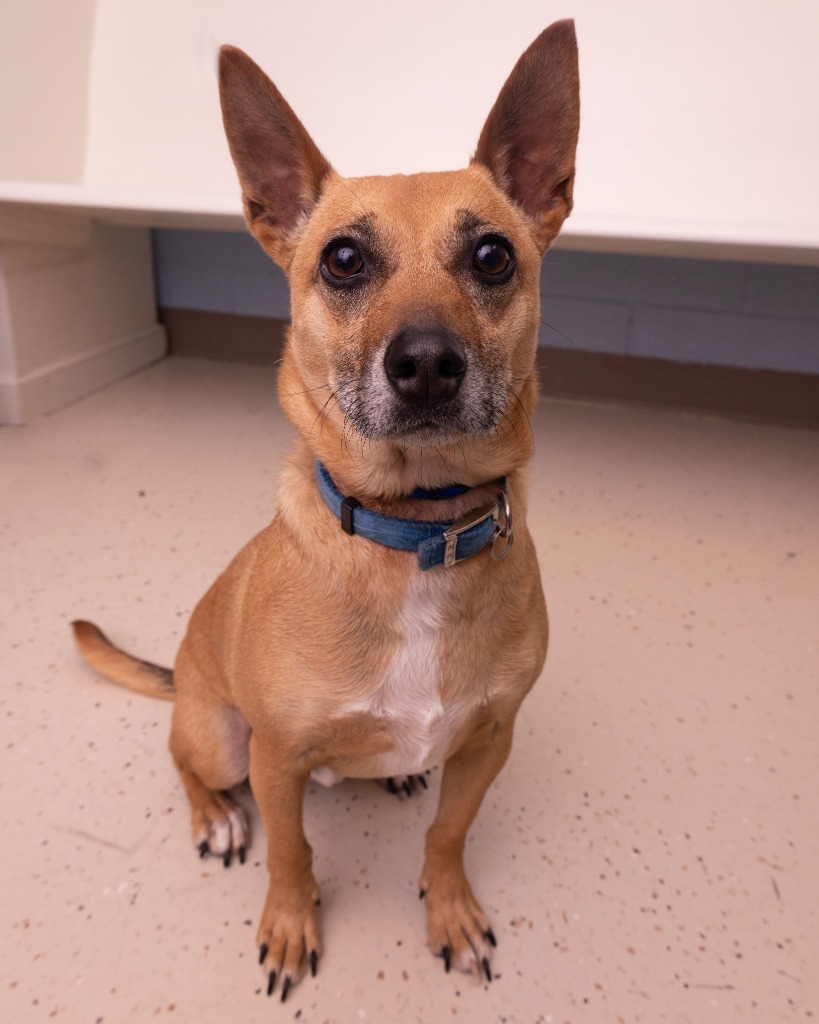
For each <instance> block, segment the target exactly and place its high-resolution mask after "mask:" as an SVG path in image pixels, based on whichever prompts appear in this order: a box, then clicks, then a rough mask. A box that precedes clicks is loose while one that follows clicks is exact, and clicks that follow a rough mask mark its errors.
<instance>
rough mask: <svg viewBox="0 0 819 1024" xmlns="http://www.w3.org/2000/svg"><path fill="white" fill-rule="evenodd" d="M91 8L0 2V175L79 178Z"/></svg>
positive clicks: (79, 3) (86, 3)
mask: <svg viewBox="0 0 819 1024" xmlns="http://www.w3.org/2000/svg"><path fill="white" fill-rule="evenodd" d="M94 7H95V2H94V0H70V2H69V0H2V2H0V178H12V179H14V178H20V179H26V180H30V181H60V182H65V181H67V182H73V181H77V182H78V181H80V180H81V179H82V175H83V170H84V163H85V144H86V120H87V106H88V76H89V69H90V61H91V31H92V27H93V21H94Z"/></svg>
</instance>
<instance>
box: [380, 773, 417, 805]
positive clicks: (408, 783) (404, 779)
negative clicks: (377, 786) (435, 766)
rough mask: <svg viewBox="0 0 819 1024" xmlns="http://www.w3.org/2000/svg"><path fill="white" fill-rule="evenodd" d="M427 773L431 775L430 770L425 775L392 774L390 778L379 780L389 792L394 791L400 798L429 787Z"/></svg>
mask: <svg viewBox="0 0 819 1024" xmlns="http://www.w3.org/2000/svg"><path fill="white" fill-rule="evenodd" d="M425 775H429V772H425V773H424V775H391V776H390V777H389V778H388V779H379V780H378V781H379V782H380V783H381V785H382V786H384V788H385V789H386V790H387V792H388V793H392V794H393V795H394V796H397V797H398V799H399V800H400V799H402V797H404V796H412V794H413V793H420V792H421V790H423V789H428V788H429V786H428V784H427V780H426V778H425Z"/></svg>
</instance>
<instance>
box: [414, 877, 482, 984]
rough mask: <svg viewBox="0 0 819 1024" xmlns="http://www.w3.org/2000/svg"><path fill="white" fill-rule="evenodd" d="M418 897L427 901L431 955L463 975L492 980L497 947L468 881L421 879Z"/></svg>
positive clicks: (464, 879)
mask: <svg viewBox="0 0 819 1024" xmlns="http://www.w3.org/2000/svg"><path fill="white" fill-rule="evenodd" d="M420 887H421V891H420V894H421V898H422V899H425V900H426V908H427V933H428V936H429V948H430V949H431V950H432V953H433V955H435V956H439V957H441V958H442V959H443V961H444V969H445V970H446V971H447V972H449V971H450V970H451V969H452V968H453V967H454V968H456V970H459V971H463V973H464V974H473V975H475V976H476V977H478V978H479V979H483V978H485V979H486V980H487V981H492V968H491V966H490V964H491V960H492V949H493V948H494V947H495V946H496V945H497V942H496V940H495V935H494V933H493V931H492V929H491V927H490V925H489V920H488V919H487V917H486V914H484V912H483V910H482V909H481V906H480V904H479V903H478V901H477V900H476V899H475V897H474V896H473V895H472V890H471V889H470V888H469V882H467V880H466V878H465V877H463V875H461V876H460V877H453V878H451V879H450V878H436V879H435V880H434V881H433V880H430V879H428V878H425V877H423V876H422V878H421V882H420Z"/></svg>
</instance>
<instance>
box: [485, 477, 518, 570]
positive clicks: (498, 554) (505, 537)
mask: <svg viewBox="0 0 819 1024" xmlns="http://www.w3.org/2000/svg"><path fill="white" fill-rule="evenodd" d="M497 501H498V511H499V513H500V515H499V516H498V517H497V518H496V524H497V525H496V526H495V535H494V536H493V537H492V548H491V552H492V557H493V558H494V559H496V560H497V561H500V560H501V558H505V557H506V556H507V555H508V554H509V549H510V548H511V547H512V545H513V544H514V542H515V535H514V533H513V532H512V509H511V508H510V507H509V497H508V495H507V493H506V491H498V494H497ZM498 541H505V542H506V543H504V544H503V546H502V547H501V546H499V544H498Z"/></svg>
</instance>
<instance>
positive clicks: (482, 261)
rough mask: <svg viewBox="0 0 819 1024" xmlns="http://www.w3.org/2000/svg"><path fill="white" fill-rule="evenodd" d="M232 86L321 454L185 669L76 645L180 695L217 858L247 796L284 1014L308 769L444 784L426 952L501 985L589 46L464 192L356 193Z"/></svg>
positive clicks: (253, 98) (551, 80) (302, 953)
mask: <svg viewBox="0 0 819 1024" xmlns="http://www.w3.org/2000/svg"><path fill="white" fill-rule="evenodd" d="M220 84H221V95H222V106H223V113H224V120H225V128H226V131H227V136H228V140H229V143H230V148H231V152H232V155H233V159H234V162H235V164H236V168H237V170H238V174H239V179H240V181H241V185H242V192H243V198H244V207H245V213H246V217H247V222H248V225H249V227H250V230H251V232H252V233H253V234H254V236H255V237H256V238H257V240H258V241H259V242H260V244H261V245H262V247H263V248H264V250H265V251H266V252H267V253H268V254H269V255H270V256H272V257H273V259H275V260H276V262H277V263H278V264H279V265H280V266H281V267H283V268H284V270H285V271H286V272H287V274H288V276H289V279H290V287H291V294H292V312H293V323H292V329H291V333H290V338H289V342H288V344H287V347H286V351H285V354H284V359H283V363H282V368H281V373H280V377H279V395H280V399H281V402H282V405H283V406H284V409H285V411H286V412H287V415H288V416H289V418H290V419H291V420H292V422H293V423H294V424H295V426H296V428H297V430H298V432H299V435H300V439H299V441H298V442H297V444H296V446H295V449H294V450H293V452H292V454H291V455H290V457H289V459H288V461H287V464H286V466H285V468H284V470H283V472H282V475H281V481H280V486H279V509H278V513H277V515H276V518H275V519H274V520H273V522H272V523H271V524H270V526H268V527H267V529H265V530H263V531H262V533H260V534H259V535H258V536H257V537H256V538H255V539H254V540H252V541H251V542H250V543H249V544H248V545H247V547H245V548H244V549H243V550H242V551H241V552H240V553H239V554H238V556H237V557H236V558H235V559H234V560H233V562H232V563H231V564H230V566H229V567H228V568H227V570H226V571H225V572H224V573H223V575H222V576H221V577H220V578H219V579H218V580H217V581H216V583H215V584H214V585H213V586H212V587H211V589H210V590H209V591H208V592H207V594H206V595H205V596H204V598H203V599H202V601H201V602H200V603H199V605H198V606H197V608H196V609H195V611H194V613H193V615H192V617H191V621H190V624H189V627H188V631H187V635H186V636H185V639H184V640H183V642H182V645H181V647H180V650H179V654H178V657H177V661H176V666H175V668H174V670H173V673H172V674H171V673H170V672H169V671H167V670H163V669H159V668H157V667H156V666H152V665H150V664H148V663H146V662H140V661H138V660H137V659H134V658H131V657H130V656H129V655H126V654H124V653H123V652H121V651H118V650H117V649H116V648H115V647H113V646H112V645H111V644H110V643H109V642H108V641H107V640H106V639H105V637H104V636H103V635H102V634H101V633H100V632H99V630H97V629H96V627H94V626H92V625H90V624H89V623H75V632H76V637H77V640H78V643H79V646H80V650H81V651H82V653H83V654H84V656H85V657H86V658H87V660H88V661H89V662H90V663H91V664H92V665H93V666H94V667H95V668H97V669H98V670H99V671H101V672H103V673H105V674H106V675H109V676H110V677H112V678H113V679H115V680H116V681H118V682H120V683H123V684H124V685H126V686H129V687H131V688H132V689H135V690H138V691H141V692H144V693H149V694H153V695H154V696H162V697H168V698H169V699H174V700H175V705H174V711H173V727H172V731H171V738H170V748H171V752H172V754H173V758H174V761H175V762H176V765H177V767H178V769H179V772H180V774H181V776H182V781H183V782H184V785H185V789H186V790H187V793H188V797H189V799H190V804H191V810H192V815H193V835H194V842H195V843H196V844H197V846H198V847H199V849H200V852H201V853H202V855H203V856H204V855H205V854H206V853H208V852H210V853H212V854H215V855H218V856H220V857H223V858H224V860H225V864H226V865H227V864H229V863H230V860H231V856H232V855H236V856H237V857H238V858H239V859H240V860H244V855H245V848H246V846H247V844H248V842H249V836H248V829H247V824H246V820H245V816H244V814H243V812H242V811H241V809H240V808H239V806H238V805H237V804H236V803H235V802H234V800H233V799H232V798H231V797H230V796H229V795H227V792H226V791H228V790H230V789H231V787H234V786H236V785H237V784H239V783H241V782H243V781H244V780H245V779H246V778H247V777H248V776H249V778H250V784H251V787H252V790H253V794H254V796H255V798H256V800H257V802H258V805H259V809H260V812H261V817H262V820H263V822H264V827H265V831H266V833H267V841H268V851H269V852H268V867H269V872H270V885H269V890H268V893H267V899H266V901H265V904H264V909H263V911H262V915H261V923H260V925H259V931H258V944H259V947H260V962H261V963H262V964H263V966H264V967H265V969H266V971H267V972H268V973H267V977H268V992H272V991H273V989H274V987H275V985H276V981H277V979H279V980H280V981H281V985H282V988H281V992H282V998H283V999H284V998H285V997H286V995H287V992H288V990H289V988H290V987H291V985H292V984H294V983H295V982H296V981H297V980H298V979H299V978H300V977H301V976H302V975H303V974H304V972H305V970H306V969H307V967H308V966H309V967H310V968H311V970H312V971H313V973H315V970H316V964H317V960H318V957H319V955H320V954H321V951H322V944H321V935H320V930H319V915H318V909H317V907H318V902H319V887H318V885H317V884H316V881H315V878H314V877H313V872H312V867H311V850H310V847H309V845H308V843H307V840H306V838H305V836H304V831H303V828H302V800H303V797H304V793H305V789H306V787H307V783H308V780H309V778H310V775H311V773H314V774H315V775H317V777H318V778H319V779H320V780H322V781H325V782H327V781H332V780H334V779H337V778H339V777H342V776H350V777H353V778H385V777H387V778H392V779H393V781H394V784H395V780H396V779H397V780H398V781H399V782H400V783H405V784H406V785H407V786H408V787H409V786H410V785H411V780H414V779H415V777H417V776H418V775H419V774H420V773H423V772H424V771H425V770H427V769H428V768H430V767H432V766H433V765H439V764H442V765H443V766H444V770H443V778H442V781H441V795H440V806H439V809H438V813H437V816H436V818H435V820H434V822H433V824H432V826H431V827H430V829H429V832H428V833H427V837H426V858H425V863H424V866H423V870H422V872H421V880H420V884H421V894H422V896H425V897H426V909H427V919H428V932H429V944H430V948H431V949H432V951H433V953H435V954H436V955H439V956H442V957H443V958H444V962H445V965H446V969H447V970H449V968H450V965H451V964H454V965H455V966H456V967H457V968H459V969H460V970H463V971H473V972H475V973H477V974H481V973H483V974H485V975H486V977H487V978H488V979H489V980H491V972H490V966H489V960H490V955H491V949H490V947H491V946H494V945H495V938H494V935H493V933H492V930H491V928H490V924H489V921H488V920H487V917H486V915H485V914H484V912H483V910H482V909H481V907H480V905H479V904H478V902H477V900H476V899H475V897H474V896H473V894H472V891H471V889H470V886H469V883H468V881H467V879H466V876H465V873H464V866H463V857H462V855H463V849H464V843H465V840H466V834H467V830H468V828H469V825H470V823H471V822H472V819H473V818H474V816H475V813H476V812H477V810H478V807H479V806H480V803H481V801H482V799H483V797H484V794H485V793H486V791H487V788H488V786H489V785H490V783H491V782H492V780H493V779H494V778H495V776H496V775H497V773H498V771H499V770H500V769H501V767H502V766H503V764H504V762H505V761H506V758H507V756H508V754H509V750H510V747H511V743H512V730H513V725H514V721H515V715H516V714H517V711H518V708H519V707H520V704H521V701H522V700H523V698H524V697H525V696H526V694H527V692H528V691H529V689H530V687H531V686H532V684H533V683H534V681H535V680H536V679H537V677H538V675H539V673H540V671H541V668H542V665H543V661H544V658H545V655H546V642H547V621H546V609H545V605H544V601H543V593H542V590H541V585H540V577H539V573H538V566H537V558H536V555H535V551H534V549H533V545H532V541H531V538H530V536H529V533H528V532H527V530H526V527H525V514H526V494H525V489H524V483H523V479H522V470H523V467H524V465H525V464H526V462H527V460H528V459H529V458H530V456H531V454H532V445H531V432H530V430H529V425H528V421H529V417H530V415H531V414H532V412H533V411H534V407H535V401H536V390H537V385H536V377H535V366H534V361H535V352H536V345H537V327H538V321H539V295H538V280H539V267H540V260H541V257H542V255H543V253H544V252H545V250H546V249H547V247H548V246H549V245H550V243H551V242H552V241H553V239H554V238H555V236H556V235H557V233H558V231H559V229H560V226H561V224H562V223H563V220H564V218H565V217H566V216H567V215H568V213H569V211H570V209H571V205H572V184H573V178H574V159H575V145H576V140H577V130H578V73H577V49H576V44H575V37H574V27H573V24H572V23H571V22H568V21H564V22H559V23H557V24H555V25H553V26H551V28H549V29H547V30H546V31H545V32H544V33H543V34H542V35H541V36H539V37H538V39H537V40H535V42H534V43H533V44H532V46H531V47H530V48H529V49H528V50H527V51H526V53H524V55H523V56H522V57H521V59H520V61H519V62H518V64H517V65H516V67H515V69H514V70H513V72H512V74H511V75H510V77H509V79H508V81H507V82H506V84H505V85H504V87H503V89H502V91H501V93H500V96H499V97H498V100H497V102H496V103H495V106H494V107H493V109H492V112H491V113H490V115H489V118H488V120H487V122H486V125H485V126H484V129H483V132H482V133H481V136H480V140H479V142H478V147H477V151H476V153H475V157H474V159H473V161H472V163H471V164H470V166H469V167H468V168H467V169H466V170H463V171H457V172H447V173H435V174H417V175H410V176H402V175H396V176H394V177H381V178H379V177H373V178H357V179H349V180H345V179H343V178H340V177H339V176H337V175H336V174H335V173H334V172H333V170H332V169H331V167H330V165H329V164H328V163H327V161H326V160H325V159H324V157H323V156H322V155H321V153H320V152H319V151H318V149H317V148H316V146H315V145H314V143H313V142H312V140H311V139H310V137H309V136H308V134H307V132H306V131H305V129H304V127H303V126H302V125H301V123H300V122H299V121H298V119H297V118H296V116H295V114H294V113H293V112H292V110H291V109H290V107H289V106H288V104H287V103H286V102H285V100H284V99H283V98H282V96H281V94H280V93H279V92H278V90H277V89H276V88H275V86H274V85H273V84H272V83H271V82H270V81H269V79H267V78H266V76H265V75H264V74H263V72H262V71H261V70H260V69H259V68H258V67H257V66H256V65H255V64H254V63H253V62H252V61H251V60H250V59H249V58H248V57H247V56H245V54H243V53H242V52H241V51H240V50H236V49H233V48H229V47H224V48H223V49H222V51H221V59H220ZM316 460H318V461H319V462H320V464H321V465H320V466H319V467H317V466H316ZM453 484H458V485H460V486H456V487H454V488H453V487H452V486H451V485H453ZM418 488H421V489H423V490H421V491H418V490H417V489H418ZM344 495H346V496H348V497H347V498H346V499H344V500H343V496H344ZM352 496H354V497H352ZM513 520H514V525H513ZM453 522H454V524H455V525H454V526H453V525H452V524H453ZM513 529H514V533H513V532H512V531H513ZM513 537H514V541H515V543H514V546H512V545H511V542H512V539H513ZM396 543H400V544H402V545H404V547H405V548H408V550H402V549H400V548H399V547H396V546H395V544H396ZM416 549H417V554H415V553H413V552H414V551H415V550H416ZM467 555H469V556H470V557H465V556H467ZM436 563H440V564H436Z"/></svg>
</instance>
